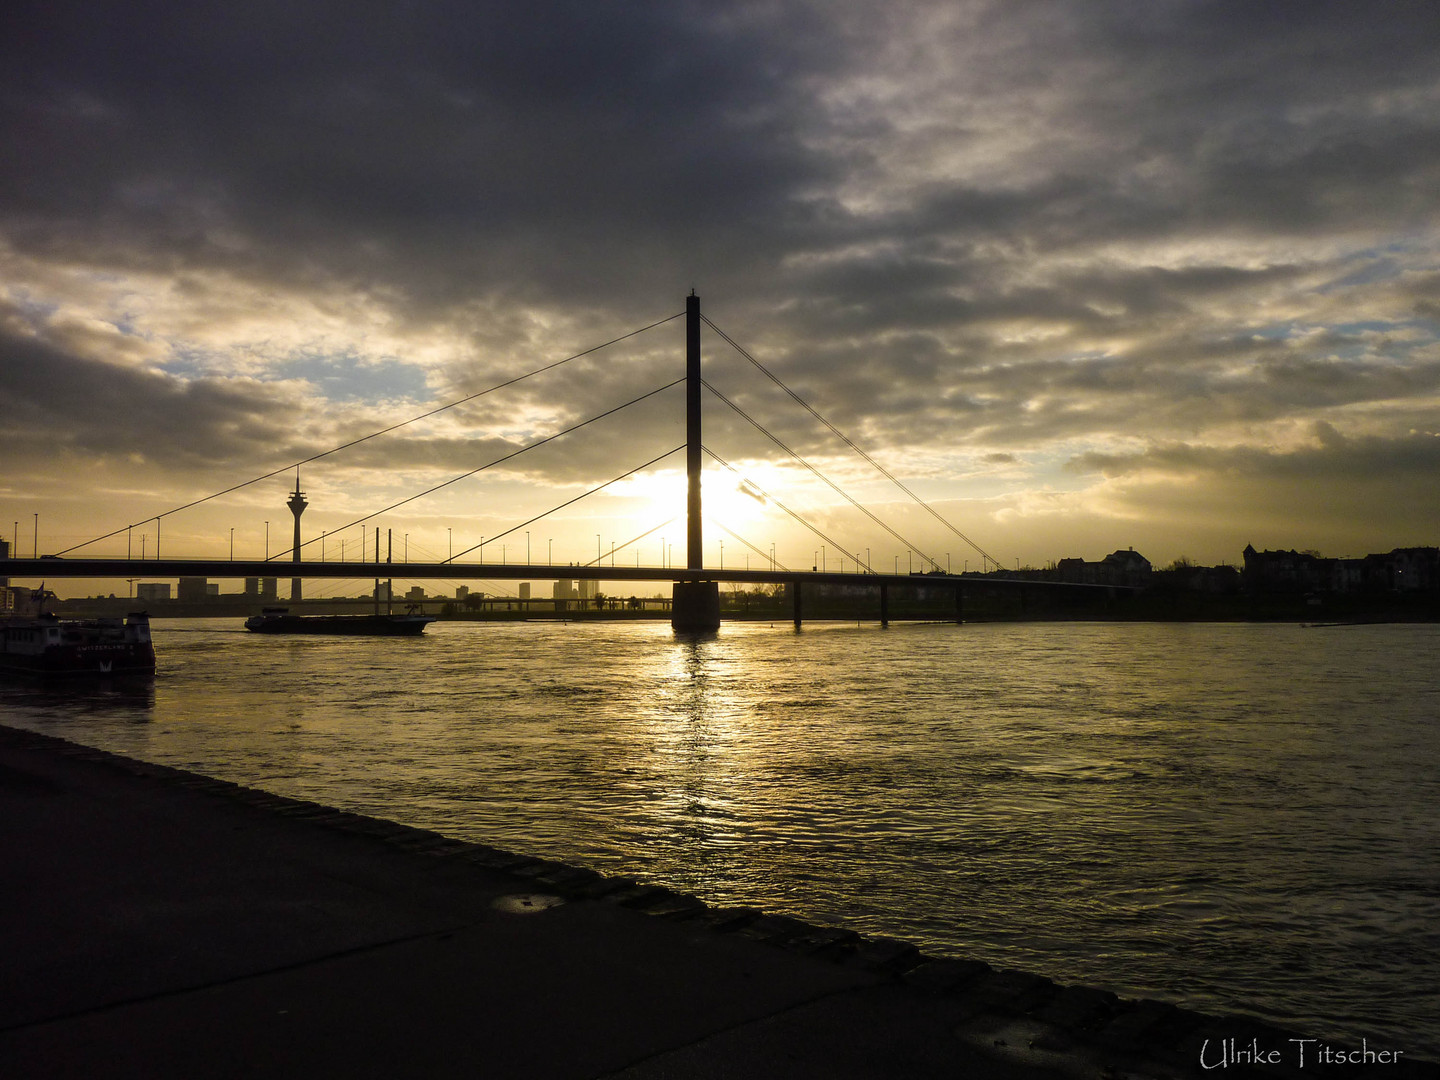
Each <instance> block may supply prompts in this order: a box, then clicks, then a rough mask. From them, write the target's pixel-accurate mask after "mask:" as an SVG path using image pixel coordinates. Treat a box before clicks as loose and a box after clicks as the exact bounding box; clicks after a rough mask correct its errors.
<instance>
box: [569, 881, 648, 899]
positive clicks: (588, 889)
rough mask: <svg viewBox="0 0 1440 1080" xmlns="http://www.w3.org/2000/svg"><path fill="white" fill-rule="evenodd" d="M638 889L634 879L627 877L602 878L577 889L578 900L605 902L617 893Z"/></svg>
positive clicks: (576, 896)
mask: <svg viewBox="0 0 1440 1080" xmlns="http://www.w3.org/2000/svg"><path fill="white" fill-rule="evenodd" d="M635 887H636V884H635V879H634V878H627V877H600V878H597V879H596V880H594V881H592V882H590V883H589V884H588V885H581V886H579V887H577V888H576V889H575V898H576V899H577V900H605V899H608V898H609V897H611V896H613V895H614V894H616V893H623V892H627V891H628V890H630V889H634V888H635Z"/></svg>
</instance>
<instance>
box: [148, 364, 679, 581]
mask: <svg viewBox="0 0 1440 1080" xmlns="http://www.w3.org/2000/svg"><path fill="white" fill-rule="evenodd" d="M684 381H685V376H683V375H682V376H681V377H680V378H678V379H676V380H675V381H674V382H669V383H666V384H665V385H664V386H661V387H657V388H656V389H654V390H651V391H650V392H649V393H648V394H641V395H640V396H639V397H637V398H631V399H630V400H629V401H627V402H626V403H625V404H624V405H617V406H615V408H613V409H607V410H606V411H605V412H602V413H598V414H596V415H595V416H592V417H590V419H588V420H582V421H580V423H578V424H574V425H572V426H570V427H568V428H566V429H565V430H564V431H557V432H556V433H555V434H554V435H547V436H545V438H543V439H538V440H536V441H535V442H533V443H531V444H530V445H528V446H522V447H521V448H520V449H519V450H516V451H514V452H513V453H509V454H506V455H505V456H504V457H498V458H496V459H495V460H494V461H491V462H488V463H486V464H484V465H481V466H480V467H479V468H476V469H471V470H470V471H469V472H465V473H461V474H460V475H459V476H452V477H451V478H450V479H449V480H446V481H444V482H443V483H439V484H436V485H435V486H434V487H432V488H427V489H426V490H424V491H421V492H418V493H417V494H414V495H411V496H409V497H408V498H404V499H401V500H400V501H399V502H397V503H392V504H391V505H389V506H387V507H385V508H384V509H382V510H376V511H375V512H374V513H371V514H366V515H365V516H364V517H358V518H356V519H355V520H354V521H351V522H348V523H347V524H345V525H341V526H340V527H339V528H338V529H330V530H327V535H329V534H330V533H338V532H344V531H345V530H346V529H350V528H353V527H354V526H356V525H360V524H362V523H364V522H366V521H369V520H370V519H371V518H377V517H379V516H380V515H381V514H388V513H389V512H390V511H391V510H395V509H398V508H399V507H401V506H404V505H405V504H407V503H412V502H414V501H415V500H416V499H423V498H424V497H425V496H426V495H433V494H434V493H435V492H437V491H439V490H440V489H441V488H446V487H449V486H450V485H451V484H455V483H458V482H460V481H461V480H465V479H467V478H469V477H471V476H474V475H475V474H476V473H482V472H484V471H485V470H486V469H489V468H492V467H494V466H496V465H499V464H501V463H503V462H506V461H510V460H511V459H512V458H517V457H519V456H520V455H521V454H524V453H527V452H528V451H530V450H534V449H535V448H536V447H537V446H544V445H545V444H546V443H548V442H554V441H555V440H556V439H558V438H560V437H561V436H562V435H569V434H570V433H571V432H572V431H578V430H580V429H581V428H582V427H585V426H586V425H587V424H593V423H595V421H597V420H603V419H605V417H607V416H613V415H615V414H616V413H618V412H620V411H621V410H623V409H628V408H629V407H630V406H631V405H634V404H636V403H638V402H641V401H644V400H645V399H646V398H651V397H654V396H655V395H656V394H660V393H664V392H665V391H666V390H669V389H670V388H671V387H674V386H679V385H680V384H681V383H683V382H684ZM672 452H673V451H672ZM642 467H643V466H642ZM626 475H627V476H628V475H629V473H626ZM611 482H612V483H613V482H614V481H611ZM565 505H568V504H565ZM555 509H557V510H558V509H560V508H559V507H555ZM546 513H549V511H546ZM541 516H542V517H543V516H544V515H541ZM146 520H147V521H148V520H149V519H148V518H147V519H146ZM511 531H512V532H513V531H514V530H511ZM323 539H324V537H320V536H312V537H311V538H310V539H309V540H306V541H305V542H304V543H303V544H301V545H300V546H301V547H302V548H305V547H309V546H310V545H311V544H313V543H315V541H317V540H323ZM471 550H472V551H473V550H474V549H473V548H472V549H471ZM294 554H295V548H294V547H291V548H289V549H288V550H286V551H282V552H279V553H278V554H275V555H272V556H270V559H269V560H267V561H273V560H276V559H283V558H285V557H286V556H291V557H293V556H294ZM461 554H462V555H463V554H464V552H461ZM444 561H445V562H450V561H451V560H450V559H446V560H444Z"/></svg>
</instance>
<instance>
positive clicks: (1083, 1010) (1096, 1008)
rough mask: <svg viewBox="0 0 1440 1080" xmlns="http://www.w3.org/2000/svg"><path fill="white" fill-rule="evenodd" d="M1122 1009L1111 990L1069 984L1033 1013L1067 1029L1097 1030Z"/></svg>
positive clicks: (1038, 1017) (1047, 1021)
mask: <svg viewBox="0 0 1440 1080" xmlns="http://www.w3.org/2000/svg"><path fill="white" fill-rule="evenodd" d="M1119 1008H1120V999H1119V998H1118V997H1117V996H1116V995H1114V994H1112V993H1110V992H1109V991H1108V990H1094V989H1091V988H1090V987H1088V986H1067V987H1064V988H1063V989H1062V990H1061V991H1060V993H1058V994H1056V995H1055V996H1054V997H1053V998H1051V999H1050V1000H1049V1001H1047V1002H1045V1003H1043V1004H1042V1005H1040V1006H1039V1008H1037V1009H1035V1011H1034V1012H1033V1013H1032V1014H1031V1015H1032V1016H1034V1017H1035V1018H1036V1019H1037V1020H1043V1021H1045V1022H1046V1023H1047V1024H1054V1025H1055V1026H1057V1027H1062V1028H1065V1029H1066V1030H1067V1031H1093V1030H1095V1029H1096V1028H1099V1027H1101V1026H1102V1025H1103V1024H1104V1023H1105V1021H1106V1020H1107V1019H1109V1017H1110V1016H1112V1015H1113V1014H1114V1013H1115V1012H1116V1011H1117V1010H1118V1009H1119Z"/></svg>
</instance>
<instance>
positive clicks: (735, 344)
mask: <svg viewBox="0 0 1440 1080" xmlns="http://www.w3.org/2000/svg"><path fill="white" fill-rule="evenodd" d="M700 318H701V319H703V320H704V322H705V325H706V326H708V327H710V329H711V330H714V331H715V333H716V334H718V335H720V337H721V338H722V339H723V340H724V341H725V342H726V343H727V344H728V345H730V347H731V348H733V349H734V350H735V351H736V352H738V353H739V354H740V355H741V356H743V357H744V358H745V359H746V360H748V361H750V363H751V364H753V365H755V367H756V369H757V370H759V371H760V373H761V374H762V375H764V376H765V377H766V378H767V379H769V380H770V381H771V382H773V383H774V384H775V385H776V386H778V387H780V389H781V390H783V391H785V393H786V394H788V395H789V396H790V398H791V399H792V400H793V401H794V402H795V403H796V404H798V405H799V406H800V407H801V408H803V409H804V410H805V411H806V412H808V413H809V414H810V415H811V416H813V417H815V419H817V420H819V421H820V423H822V424H824V425H825V426H826V427H827V428H829V429H830V432H831V433H832V434H833V435H834V436H835V437H836V438H838V439H840V441H841V442H843V443H844V444H845V445H846V446H848V447H850V449H852V450H854V451H855V453H857V454H859V455H860V456H861V457H862V458H864V459H865V460H866V461H867V462H869V463H870V464H871V465H872V466H873V467H874V468H875V469H876V470H877V471H879V473H880V474H881V475H882V476H884V477H885V478H886V479H887V480H889V481H890V482H891V483H892V484H894V485H895V486H896V487H898V488H899V489H900V490H901V491H903V492H904V493H905V494H906V495H908V496H910V498H911V499H913V500H914V501H915V502H917V503H919V504H920V506H921V507H923V508H924V509H925V511H926V512H927V513H928V514H929V515H930V516H931V517H933V518H934V519H935V520H936V521H938V522H940V524H942V525H944V526H945V527H946V528H947V529H949V530H950V531H951V532H952V533H954V534H955V535H956V536H958V537H959V538H960V539H961V540H964V541H965V543H967V544H969V545H970V546H971V547H972V548H974V549H975V550H976V551H977V552H979V553H980V555H981V556H983V557H984V558H986V559H989V560H990V561H991V562H992V563H994V564H995V566H996V568H997V569H998V568H999V567H1000V565H1001V563H1000V560H999V559H997V558H995V556H994V555H991V554H990V553H989V552H988V551H986V550H985V549H984V548H982V547H981V546H980V545H979V544H977V543H976V542H975V541H974V540H971V539H970V537H968V536H966V535H965V534H964V533H963V532H961V531H960V530H959V529H957V528H956V527H955V526H954V525H952V524H951V523H950V522H949V521H947V520H946V519H945V518H944V517H943V516H942V515H941V514H940V512H939V511H938V510H936V509H935V508H934V507H933V506H931V505H930V504H929V503H927V502H926V501H925V500H924V499H922V498H920V496H919V495H917V494H915V492H913V491H911V490H910V489H909V488H908V487H906V486H905V484H903V483H902V482H901V481H900V480H899V479H898V478H897V477H896V476H895V475H894V474H893V473H891V472H890V470H889V469H887V468H885V466H883V465H881V464H880V463H879V462H878V461H876V460H875V459H874V458H873V457H871V456H870V455H869V454H868V453H866V452H865V451H864V450H863V449H862V448H861V447H860V446H859V445H857V444H856V442H855V441H854V440H853V439H851V438H850V436H848V435H846V434H845V433H844V432H843V431H841V430H840V429H839V428H837V427H836V426H835V425H834V424H832V423H831V422H830V421H829V420H827V419H825V417H823V416H821V415H820V413H818V412H816V411H815V409H814V408H812V407H811V405H810V404H809V402H807V401H805V399H804V398H802V397H801V396H800V395H799V394H797V393H796V392H795V391H794V390H791V389H790V387H788V386H786V385H785V384H784V383H783V382H781V381H780V378H779V376H777V375H775V374H774V373H773V372H772V371H770V370H769V369H768V368H767V367H765V365H764V364H762V363H760V361H759V360H756V359H755V357H753V356H751V355H750V354H749V353H748V352H746V351H745V349H744V348H742V347H741V345H740V344H739V343H738V342H737V341H736V340H735V339H734V338H732V337H731V336H730V335H729V334H727V333H725V331H724V330H721V329H720V328H719V327H718V326H716V325H715V324H714V323H713V322H711V321H710V320H709V319H708V318H706V317H705V316H704V315H703V314H702V315H701V316H700ZM931 562H932V563H933V565H935V567H936V568H937V569H938V568H939V564H938V563H934V561H933V560H931Z"/></svg>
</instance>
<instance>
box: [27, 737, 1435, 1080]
mask: <svg viewBox="0 0 1440 1080" xmlns="http://www.w3.org/2000/svg"><path fill="white" fill-rule="evenodd" d="M0 860H3V862H0V972H3V978H0V1077H5V1078H15V1080H20V1078H27V1080H28V1078H32V1077H36V1078H38V1077H83V1078H85V1080H97V1078H107V1077H145V1078H159V1080H164V1078H171V1077H175V1078H181V1077H184V1078H206V1080H208V1078H223V1077H264V1078H288V1077H306V1078H324V1077H346V1078H351V1077H354V1078H362V1077H385V1078H387V1080H397V1078H406V1077H425V1078H429V1077H452V1076H453V1077H496V1078H509V1077H516V1078H546V1077H564V1078H574V1077H620V1078H625V1080H660V1078H669V1077H675V1078H717V1080H718V1078H732V1077H734V1078H750V1077H797V1078H807V1077H816V1078H820V1077H824V1078H826V1080H845V1078H870V1077H904V1078H925V1077H946V1078H954V1077H967V1078H977V1080H986V1078H995V1080H1041V1078H1044V1077H1056V1076H1079V1077H1095V1078H1100V1077H1111V1078H1116V1077H1126V1076H1133V1077H1185V1076H1198V1075H1205V1076H1212V1077H1218V1076H1223V1077H1225V1078H1226V1080H1230V1078H1232V1077H1236V1076H1239V1075H1245V1074H1247V1073H1249V1070H1243V1069H1241V1068H1239V1067H1226V1068H1223V1069H1206V1068H1202V1067H1201V1054H1202V1047H1204V1046H1206V1040H1207V1039H1208V1040H1210V1042H1209V1044H1208V1046H1209V1051H1208V1052H1209V1054H1210V1059H1211V1063H1212V1064H1213V1063H1214V1062H1215V1061H1216V1060H1218V1059H1219V1054H1220V1049H1219V1048H1220V1046H1221V1044H1220V1042H1219V1040H1221V1039H1230V1038H1233V1039H1235V1040H1236V1045H1237V1046H1239V1047H1241V1048H1243V1047H1246V1046H1248V1045H1249V1040H1250V1039H1251V1038H1252V1037H1253V1038H1258V1039H1259V1045H1260V1046H1261V1047H1262V1048H1265V1047H1268V1046H1274V1047H1278V1048H1281V1049H1283V1050H1284V1051H1285V1052H1286V1055H1285V1056H1286V1057H1287V1059H1288V1058H1290V1057H1291V1056H1292V1054H1293V1050H1294V1047H1292V1046H1290V1045H1288V1044H1287V1042H1286V1041H1285V1040H1286V1039H1287V1038H1288V1036H1286V1035H1285V1034H1284V1033H1280V1032H1273V1031H1262V1030H1260V1029H1258V1028H1256V1027H1254V1025H1247V1024H1244V1023H1242V1022H1239V1021H1237V1022H1234V1023H1228V1022H1221V1021H1215V1020H1209V1019H1207V1018H1204V1017H1200V1016H1197V1015H1195V1014H1192V1013H1187V1012H1183V1011H1180V1010H1176V1009H1173V1008H1170V1007H1168V1006H1162V1005H1159V1004H1157V1003H1153V1002H1151V1003H1133V1002H1122V1001H1118V1000H1117V999H1116V998H1115V997H1114V996H1113V995H1109V994H1104V993H1101V992H1099V991H1094V990H1086V989H1082V988H1061V987H1057V986H1055V985H1054V984H1052V983H1050V982H1048V981H1046V980H1043V979H1039V978H1036V977H1034V976H1028V975H1023V974H1020V973H1017V972H996V971H992V970H991V969H989V968H987V967H985V966H984V965H981V964H966V963H961V962H957V961H946V960H940V961H934V960H928V959H927V958H925V957H923V956H921V955H920V954H918V953H917V952H916V951H915V950H914V949H912V948H910V947H909V946H906V945H903V944H901V943H898V942H890V941H875V940H866V939H859V938H855V937H854V936H853V935H848V934H844V933H841V932H838V931H833V930H825V929H821V928H817V927H812V926H807V925H805V924H802V923H798V922H795V921H793V920H788V919H782V918H777V917H768V916H764V915H761V914H759V913H757V912H751V911H737V910H729V911H717V910H713V909H709V908H706V907H705V906H704V905H702V904H700V903H699V902H697V901H695V900H694V899H692V898H690V897H685V896H680V895H677V894H674V893H670V892H668V891H667V890H664V889H657V888H651V887H645V886H640V885H636V884H635V883H634V882H630V881H626V880H622V879H615V878H604V877H600V876H598V875H595V874H592V873H589V872H587V871H583V870H578V869H575V868H570V867H565V866H562V865H559V864H555V863H547V862H540V861H536V860H532V859H525V858H521V857H517V856H514V855H508V854H506V853H504V852H499V851H496V850H494V849H492V848H487V847H483V846H479V845H474V844H465V843H460V842H457V841H453V840H448V839H446V838H444V837H441V836H438V835H436V834H433V833H427V832H423V831H419V830H414V829H409V828H406V827H404V826H399V825H395V824H393V823H390V822H383V821H377V820H375V819H371V818H364V817H360V816H357V815H352V814H345V813H341V812H337V811H333V810H328V809H326V808H324V807H320V806H316V805H314V804H310V803H301V802H296V801H294V800H289V799H283V798H279V797H275V796H271V795H267V794H265V793H263V792H258V791H254V790H250V789H245V788H239V787H236V786H235V785H231V784H226V783H223V782H220V781H215V780H209V779H206V778H204V777H199V776H195V775H193V774H189V773H184V772H180V771H177V770H173V769H167V768H163V767H159V766H152V765H147V764H144V763H141V762H136V761H131V760H129V759H125V758H120V757H116V756H113V755H109V754H104V753H102V752H99V751H95V750H90V749H87V748H83V747H79V746H75V745H73V744H70V743H66V742H62V741H60V740H55V739H49V738H46V737H44V736H39V735H33V734H30V733H27V732H20V731H16V730H14V729H10V728H5V727H0ZM1315 1074H1316V1069H1315V1068H1314V1066H1313V1062H1312V1063H1311V1064H1310V1065H1309V1066H1307V1068H1306V1069H1304V1070H1300V1069H1298V1068H1297V1067H1296V1066H1295V1063H1294V1062H1288V1063H1286V1064H1282V1065H1280V1066H1276V1067H1270V1066H1266V1067H1264V1068H1260V1069H1256V1070H1254V1071H1253V1075H1257V1076H1267V1077H1296V1076H1300V1077H1304V1076H1314V1075H1315ZM1321 1074H1322V1075H1323V1076H1325V1077H1338V1076H1342V1075H1347V1074H1352V1071H1351V1070H1349V1069H1342V1068H1336V1067H1330V1068H1326V1069H1323V1070H1321ZM1359 1075H1376V1076H1384V1077H1387V1078H1393V1080H1401V1078H1402V1077H1403V1078H1405V1080H1409V1078H1410V1077H1426V1078H1440V1069H1435V1068H1432V1067H1428V1066H1420V1065H1412V1064H1409V1063H1405V1064H1401V1065H1398V1066H1393V1067H1390V1066H1387V1067H1383V1068H1382V1067H1374V1068H1371V1069H1364V1070H1361V1071H1360V1072H1359Z"/></svg>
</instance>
